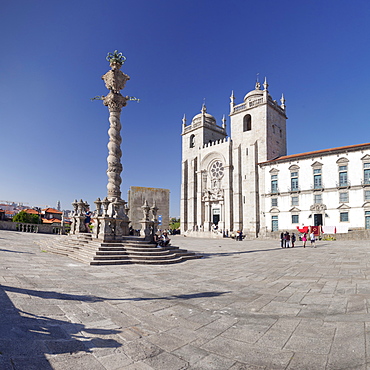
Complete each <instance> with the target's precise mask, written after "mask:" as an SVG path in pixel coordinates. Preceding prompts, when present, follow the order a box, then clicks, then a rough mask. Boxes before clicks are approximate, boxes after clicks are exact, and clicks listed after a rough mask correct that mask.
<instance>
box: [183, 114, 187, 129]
mask: <svg viewBox="0 0 370 370" xmlns="http://www.w3.org/2000/svg"><path fill="white" fill-rule="evenodd" d="M186 121H187V120H186V116H185V113H184V117H182V124H183V125H184V126H186Z"/></svg>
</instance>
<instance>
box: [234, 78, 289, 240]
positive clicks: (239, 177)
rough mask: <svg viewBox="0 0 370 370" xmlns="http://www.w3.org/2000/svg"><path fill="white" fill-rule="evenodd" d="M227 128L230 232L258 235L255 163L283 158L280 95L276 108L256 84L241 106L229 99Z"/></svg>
mask: <svg viewBox="0 0 370 370" xmlns="http://www.w3.org/2000/svg"><path fill="white" fill-rule="evenodd" d="M230 100H231V102H230V127H231V135H230V136H231V139H232V141H233V163H234V173H233V183H234V199H233V203H234V230H238V229H243V232H244V233H246V234H247V235H249V236H251V237H256V236H258V234H259V228H260V221H259V220H260V207H259V198H260V191H259V170H258V163H261V162H265V161H268V160H271V159H274V158H277V157H280V156H283V155H286V152H287V145H286V119H287V116H286V108H285V99H284V96H282V98H281V100H280V102H281V104H280V105H279V104H278V103H277V102H276V101H275V100H273V99H272V97H271V96H270V94H269V92H268V83H267V80H266V78H265V81H264V83H263V90H262V89H261V84H260V83H259V82H258V81H257V82H256V85H255V89H254V90H252V91H250V92H249V93H247V94H246V95H245V97H244V101H243V103H241V104H237V105H236V104H235V97H234V93H232V94H231V97H230Z"/></svg>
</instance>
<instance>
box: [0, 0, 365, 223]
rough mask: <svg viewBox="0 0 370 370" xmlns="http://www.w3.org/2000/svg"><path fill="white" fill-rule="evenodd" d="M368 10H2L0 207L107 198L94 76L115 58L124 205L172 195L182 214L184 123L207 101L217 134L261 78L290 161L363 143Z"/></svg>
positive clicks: (42, 3)
mask: <svg viewBox="0 0 370 370" xmlns="http://www.w3.org/2000/svg"><path fill="white" fill-rule="evenodd" d="M369 20H370V2H369V1H361V0H355V1H352V2H349V1H342V0H326V1H322V0H321V1H318V0H317V1H316V0H310V1H304V0H302V1H301V0H299V1H297V0H294V1H293V0H289V1H288V0H286V1H285V0H280V1H276V0H271V1H264V0H260V1H247V0H239V1H232V0H229V1H226V0H225V1H221V0H196V1H194V0H187V1H179V0H172V1H166V0H155V1H154V0H135V1H125V0H111V1H104V0H86V1H85V0H74V1H70V0H64V1H56V0H34V1H29V0H12V1H2V4H1V13H0V33H1V46H0V47H1V53H0V86H1V89H0V118H1V134H0V158H1V162H0V170H1V172H0V173H1V177H0V200H14V201H21V202H28V203H29V204H30V206H44V205H51V206H53V207H55V206H56V202H57V201H58V200H60V201H61V204H62V208H64V209H70V208H71V205H70V203H71V202H72V201H73V200H74V199H75V198H77V199H80V198H83V199H84V200H87V201H88V202H90V204H92V202H93V201H94V200H95V199H96V198H97V197H100V198H102V197H104V196H105V195H106V192H107V190H106V184H107V176H106V168H107V164H106V157H107V142H108V134H107V130H108V126H109V122H108V110H107V108H106V107H105V106H104V105H103V104H102V102H101V101H94V102H91V101H90V98H92V97H94V96H96V95H105V94H106V93H107V92H108V91H107V90H106V88H105V86H104V83H103V81H102V80H101V76H102V75H103V74H104V73H105V72H107V71H108V69H109V64H108V62H107V61H106V60H105V57H106V54H107V52H113V51H114V50H115V49H118V51H120V52H122V53H123V54H124V55H125V56H126V58H127V61H126V63H125V64H124V66H123V68H122V70H123V72H125V73H127V74H128V75H129V76H130V77H131V80H130V81H128V82H127V84H126V88H125V89H124V90H123V91H122V93H123V95H129V96H136V97H138V98H140V99H141V102H140V103H136V102H129V104H128V106H127V107H125V108H123V110H122V115H121V122H122V125H123V128H122V138H123V142H122V151H123V155H122V164H123V166H124V171H123V173H122V180H123V181H122V187H121V190H122V197H123V198H124V199H127V190H128V188H129V187H130V186H144V187H158V188H166V189H170V191H171V212H170V213H171V216H179V214H180V210H179V208H180V205H179V204H180V183H181V135H180V134H181V123H182V122H181V119H182V117H183V115H184V113H185V114H186V116H187V118H188V123H189V122H190V120H191V118H192V117H193V116H194V115H196V114H197V113H199V111H200V108H201V105H202V102H203V98H206V105H207V111H208V113H210V114H212V115H213V116H215V118H216V119H217V121H218V123H219V124H220V123H221V118H222V115H223V114H225V115H226V116H227V114H228V113H229V96H230V93H231V90H234V93H235V96H236V103H237V104H238V103H241V102H242V99H243V97H244V95H245V94H246V93H247V92H248V91H250V90H252V89H253V88H254V84H255V79H256V74H257V73H259V74H260V76H261V79H263V78H264V76H267V78H268V82H269V85H270V88H269V90H270V94H271V95H272V97H273V98H274V99H276V100H278V99H280V97H281V93H284V95H285V98H286V105H287V114H288V117H289V119H288V126H287V127H288V154H294V153H301V152H305V151H311V150H319V149H325V148H331V147H338V146H343V145H352V144H359V143H365V142H369V141H370V139H369V106H370V104H369V101H370V91H369V86H370V71H369V68H370V48H369V45H370V40H369V39H370V21H369Z"/></svg>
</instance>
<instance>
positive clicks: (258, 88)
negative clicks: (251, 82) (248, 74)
mask: <svg viewBox="0 0 370 370" xmlns="http://www.w3.org/2000/svg"><path fill="white" fill-rule="evenodd" d="M255 89H256V90H261V84H260V81H259V73H257V77H256V86H255Z"/></svg>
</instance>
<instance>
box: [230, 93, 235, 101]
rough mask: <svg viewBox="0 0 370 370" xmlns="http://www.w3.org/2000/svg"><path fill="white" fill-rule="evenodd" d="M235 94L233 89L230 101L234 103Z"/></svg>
mask: <svg viewBox="0 0 370 370" xmlns="http://www.w3.org/2000/svg"><path fill="white" fill-rule="evenodd" d="M234 100H235V96H234V90H231V95H230V102H231V103H234Z"/></svg>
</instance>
